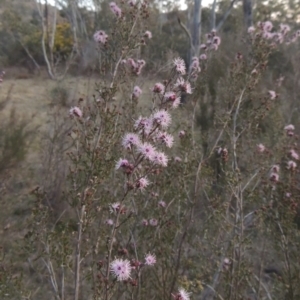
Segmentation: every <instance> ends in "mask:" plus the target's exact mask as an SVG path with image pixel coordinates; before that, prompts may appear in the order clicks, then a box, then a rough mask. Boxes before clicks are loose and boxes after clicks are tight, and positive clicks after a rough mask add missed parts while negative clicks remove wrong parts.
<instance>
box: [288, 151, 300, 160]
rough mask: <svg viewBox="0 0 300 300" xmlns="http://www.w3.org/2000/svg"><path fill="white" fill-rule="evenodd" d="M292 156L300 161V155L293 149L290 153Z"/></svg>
mask: <svg viewBox="0 0 300 300" xmlns="http://www.w3.org/2000/svg"><path fill="white" fill-rule="evenodd" d="M289 154H290V156H291V157H292V158H293V159H295V160H298V159H299V154H298V153H297V152H296V151H295V150H294V149H292V150H291V151H290V152H289Z"/></svg>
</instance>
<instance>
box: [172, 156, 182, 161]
mask: <svg viewBox="0 0 300 300" xmlns="http://www.w3.org/2000/svg"><path fill="white" fill-rule="evenodd" d="M174 161H175V162H181V161H182V159H181V158H180V157H179V156H175V157H174Z"/></svg>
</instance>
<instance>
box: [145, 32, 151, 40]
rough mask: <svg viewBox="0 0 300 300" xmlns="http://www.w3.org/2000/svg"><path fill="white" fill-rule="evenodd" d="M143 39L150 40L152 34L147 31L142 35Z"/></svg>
mask: <svg viewBox="0 0 300 300" xmlns="http://www.w3.org/2000/svg"><path fill="white" fill-rule="evenodd" d="M144 37H145V38H147V39H151V38H152V33H151V31H149V30H147V31H146V32H145V34H144Z"/></svg>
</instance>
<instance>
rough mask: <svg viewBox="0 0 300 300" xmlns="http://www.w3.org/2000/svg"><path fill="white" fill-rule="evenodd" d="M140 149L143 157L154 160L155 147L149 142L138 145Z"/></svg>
mask: <svg viewBox="0 0 300 300" xmlns="http://www.w3.org/2000/svg"><path fill="white" fill-rule="evenodd" d="M138 151H139V153H141V154H142V155H143V157H145V158H146V159H149V160H151V161H152V160H153V158H154V155H155V154H156V152H155V151H156V150H155V147H153V146H152V145H151V144H149V143H144V144H140V145H139V147H138Z"/></svg>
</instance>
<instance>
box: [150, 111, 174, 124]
mask: <svg viewBox="0 0 300 300" xmlns="http://www.w3.org/2000/svg"><path fill="white" fill-rule="evenodd" d="M153 120H154V121H155V122H156V123H157V124H158V125H160V126H161V127H163V128H167V127H168V126H169V125H170V123H171V116H170V114H169V113H168V112H167V111H166V110H159V111H157V112H156V113H154V115H153Z"/></svg>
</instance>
